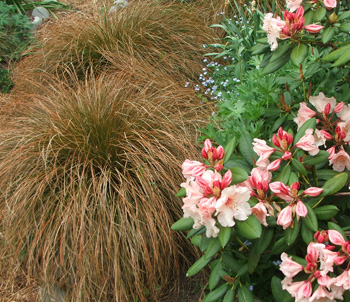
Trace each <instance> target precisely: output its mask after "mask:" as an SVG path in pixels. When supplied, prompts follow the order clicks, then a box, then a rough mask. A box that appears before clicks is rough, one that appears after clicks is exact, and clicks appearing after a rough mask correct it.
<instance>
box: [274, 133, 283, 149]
mask: <svg viewBox="0 0 350 302" xmlns="http://www.w3.org/2000/svg"><path fill="white" fill-rule="evenodd" d="M272 143H273V144H274V145H275V146H276V147H280V146H281V145H280V143H279V141H278V139H277V136H276V134H274V135H273V137H272Z"/></svg>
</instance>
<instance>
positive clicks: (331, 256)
mask: <svg viewBox="0 0 350 302" xmlns="http://www.w3.org/2000/svg"><path fill="white" fill-rule="evenodd" d="M313 249H315V250H317V251H318V252H319V260H320V264H321V265H320V273H321V276H326V275H327V274H328V273H329V272H333V265H334V261H335V259H336V258H337V257H338V256H339V254H338V253H337V252H333V251H330V250H328V249H326V247H325V245H324V244H322V243H314V244H313Z"/></svg>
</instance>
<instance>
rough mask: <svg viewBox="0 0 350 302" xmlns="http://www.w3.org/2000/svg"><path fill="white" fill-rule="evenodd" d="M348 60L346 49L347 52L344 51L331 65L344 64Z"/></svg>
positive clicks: (348, 54) (349, 54)
mask: <svg viewBox="0 0 350 302" xmlns="http://www.w3.org/2000/svg"><path fill="white" fill-rule="evenodd" d="M349 61H350V51H348V52H347V53H344V54H343V55H342V56H341V57H340V58H339V59H338V60H336V61H335V62H334V63H333V65H332V67H338V66H342V65H345V64H346V63H348V62H349Z"/></svg>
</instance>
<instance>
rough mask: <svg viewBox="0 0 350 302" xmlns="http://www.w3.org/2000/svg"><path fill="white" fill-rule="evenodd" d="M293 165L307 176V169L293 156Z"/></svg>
mask: <svg viewBox="0 0 350 302" xmlns="http://www.w3.org/2000/svg"><path fill="white" fill-rule="evenodd" d="M292 165H293V167H294V169H295V170H297V171H298V172H299V173H300V174H302V175H304V176H307V171H306V169H305V167H304V166H303V164H302V163H301V162H300V161H299V160H297V159H295V158H292Z"/></svg>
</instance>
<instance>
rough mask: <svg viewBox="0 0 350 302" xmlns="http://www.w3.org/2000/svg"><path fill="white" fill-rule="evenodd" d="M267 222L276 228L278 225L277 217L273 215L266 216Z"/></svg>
mask: <svg viewBox="0 0 350 302" xmlns="http://www.w3.org/2000/svg"><path fill="white" fill-rule="evenodd" d="M266 222H267V224H268V225H269V227H270V228H275V227H276V226H277V222H276V218H275V217H273V216H268V217H266Z"/></svg>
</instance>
